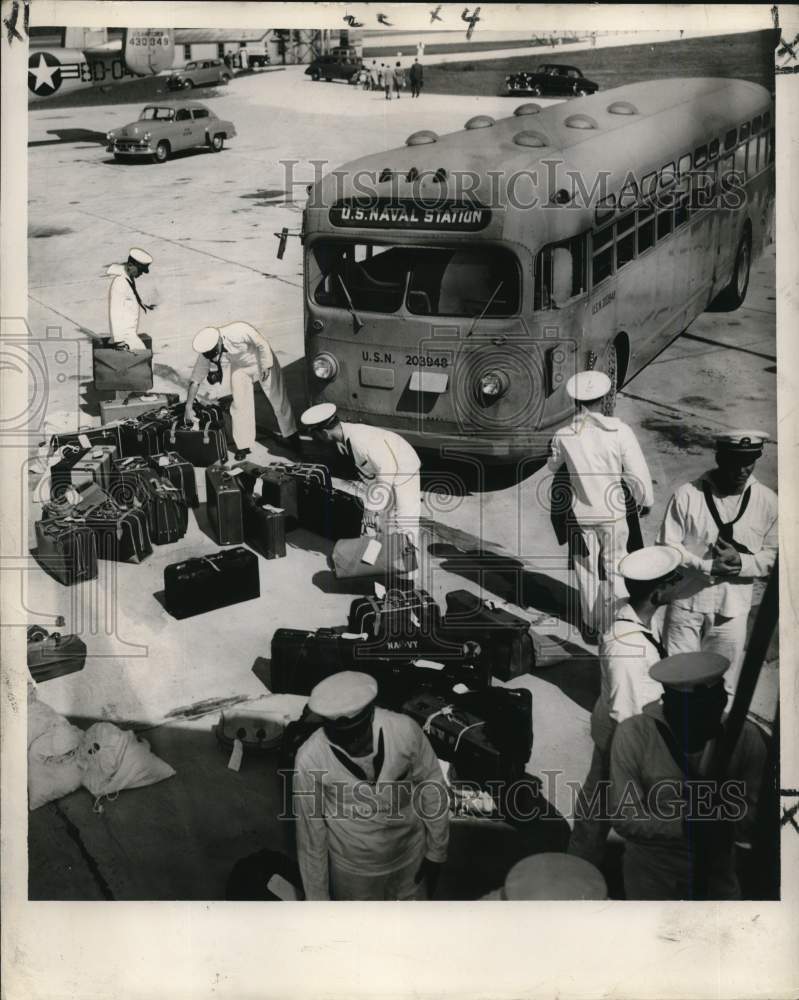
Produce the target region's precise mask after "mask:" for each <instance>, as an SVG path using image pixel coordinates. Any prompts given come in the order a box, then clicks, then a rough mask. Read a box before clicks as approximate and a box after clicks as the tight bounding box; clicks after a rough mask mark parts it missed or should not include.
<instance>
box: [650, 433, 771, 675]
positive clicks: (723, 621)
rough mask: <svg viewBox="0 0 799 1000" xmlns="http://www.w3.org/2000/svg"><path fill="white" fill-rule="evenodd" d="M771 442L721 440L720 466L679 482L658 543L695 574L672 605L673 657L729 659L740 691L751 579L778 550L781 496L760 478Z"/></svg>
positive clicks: (669, 639)
mask: <svg viewBox="0 0 799 1000" xmlns="http://www.w3.org/2000/svg"><path fill="white" fill-rule="evenodd" d="M766 440H768V439H767V436H766V435H765V434H762V433H760V432H757V431H734V432H732V433H728V434H721V435H719V437H717V438H716V468H715V469H711V470H710V471H708V472H705V473H704V474H703V475H701V476H700V477H699V478H698V479H696V480H694V481H693V482H691V483H686V484H685V485H684V486H680V487H679V489H677V490H676V491H675V493H674V496H673V497H672V498H671V500H669V503H668V506H667V508H666V514H665V516H664V518H663V524H662V525H661V528H660V533H659V535H658V541H660V542H664V543H666V544H667V545H674V546H676V547H678V548H680V549H681V550H682V551H683V562H684V564H685V565H686V566H688V567H690V568H691V569H692V570H694V571H695V573H692V576H693V577H694V579H695V581H696V583H695V586H694V587H693V588H692V589H693V594H692V596H687V592H686V596H680V597H679V598H678V599H677V600H676V601H675V602H674V603H673V604H672V605H670V606H669V608H668V611H667V614H666V621H665V626H664V630H663V637H664V641H665V643H666V648H667V650H668V652H669V655H670V656H671V655H673V654H675V653H688V652H691V651H693V650H697V649H703V650H706V651H708V652H713V653H721V655H722V656H726V657H727V659H728V660H729V661H730V669H729V671H728V672H727V674H726V675H725V683H726V684H727V691H728V693H730V694H732V693H733V692H734V691H735V686H736V684H737V682H738V675H739V673H740V670H741V663H742V660H743V651H744V645H745V643H746V626H747V621H748V617H749V611H750V608H751V605H752V583H753V581H754V580H755V579H757V578H760V577H766V576H768V575H769V573H770V572H771V569H772V567H773V565H774V560H775V559H776V556H777V496H776V494H775V493H774V492H773V491H772V490H770V489H769V488H768V487H767V486H764V485H763V484H762V483H760V482H758V481H757V479H755V476H754V468H755V462H756V461H757V460H758V458H760V456H761V455H762V454H763V444H764V442H765V441H766Z"/></svg>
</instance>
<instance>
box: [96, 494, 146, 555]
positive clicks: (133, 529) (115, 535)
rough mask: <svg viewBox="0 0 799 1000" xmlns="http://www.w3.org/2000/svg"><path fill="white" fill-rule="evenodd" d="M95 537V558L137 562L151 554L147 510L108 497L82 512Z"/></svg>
mask: <svg viewBox="0 0 799 1000" xmlns="http://www.w3.org/2000/svg"><path fill="white" fill-rule="evenodd" d="M85 520H86V524H88V525H89V527H90V528H91V529H92V531H93V532H94V535H95V538H96V540H97V558H98V559H107V560H110V561H113V562H126V563H140V562H142V560H144V559H146V558H147V556H149V555H151V554H152V551H153V547H152V544H151V542H150V532H149V529H148V525H147V514H146V512H145V511H144V510H141V509H140V508H136V509H128V510H125V509H123V508H121V507H120V506H119V505H118V504H116V503H115V502H114V501H113V500H112V499H111V498H110V497H109V498H108V500H107V501H106V502H105V503H104V504H101V505H100V506H98V507H94V508H92V510H90V511H89V512H88V513H87V514H86V516H85Z"/></svg>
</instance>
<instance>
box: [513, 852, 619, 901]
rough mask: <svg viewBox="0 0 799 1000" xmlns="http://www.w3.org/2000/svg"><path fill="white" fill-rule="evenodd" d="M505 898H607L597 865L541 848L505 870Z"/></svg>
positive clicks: (606, 889) (606, 890) (603, 881)
mask: <svg viewBox="0 0 799 1000" xmlns="http://www.w3.org/2000/svg"><path fill="white" fill-rule="evenodd" d="M502 896H503V897H504V898H505V899H508V900H511V899H517V900H520V899H607V898H608V887H607V885H606V883H605V879H604V878H603V876H602V873H601V872H600V871H599V869H598V868H595V867H594V865H592V864H591V863H590V862H588V861H584V860H583V859H582V858H578V857H573V856H572V855H571V854H555V853H554V852H553V853H549V852H545V853H543V854H534V855H533V856H532V857H529V858H523V859H522V860H521V861H518V862H517V863H516V864H515V865H514V866H513V868H511V870H510V871H509V872H508V875H507V877H506V879H505V885H504V887H503V890H502Z"/></svg>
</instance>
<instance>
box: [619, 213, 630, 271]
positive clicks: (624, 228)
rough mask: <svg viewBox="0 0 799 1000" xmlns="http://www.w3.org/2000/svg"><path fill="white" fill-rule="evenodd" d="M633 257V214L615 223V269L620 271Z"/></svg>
mask: <svg viewBox="0 0 799 1000" xmlns="http://www.w3.org/2000/svg"><path fill="white" fill-rule="evenodd" d="M634 257H635V212H630V214H629V215H627V216H625V217H624V218H623V219H619V221H618V222H617V223H616V267H617V268H618V270H621V269H622V268H623V267H624V265H625V264H629V263H630V261H631V260H633V259H634Z"/></svg>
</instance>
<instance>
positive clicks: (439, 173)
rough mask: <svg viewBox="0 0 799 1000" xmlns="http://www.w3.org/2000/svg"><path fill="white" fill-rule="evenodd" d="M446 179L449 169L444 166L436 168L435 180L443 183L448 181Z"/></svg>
mask: <svg viewBox="0 0 799 1000" xmlns="http://www.w3.org/2000/svg"><path fill="white" fill-rule="evenodd" d="M446 179H447V171H446V170H445V169H444V167H439V168H438V170H436V172H435V174H433V180H434V181H435V182H436V183H437V184H443V183H444V182H445V181H446Z"/></svg>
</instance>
